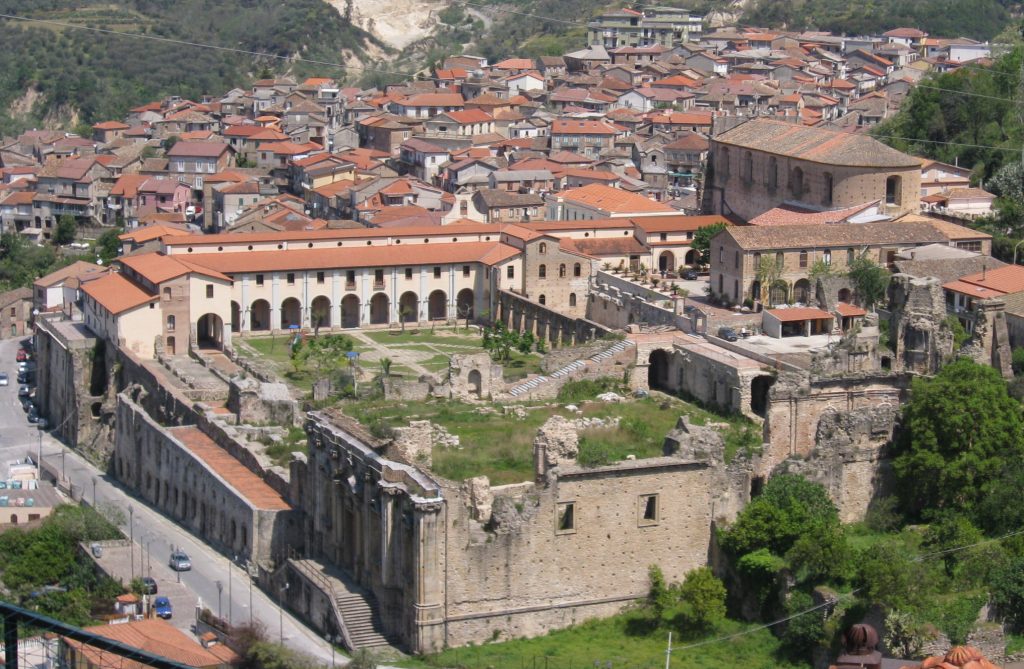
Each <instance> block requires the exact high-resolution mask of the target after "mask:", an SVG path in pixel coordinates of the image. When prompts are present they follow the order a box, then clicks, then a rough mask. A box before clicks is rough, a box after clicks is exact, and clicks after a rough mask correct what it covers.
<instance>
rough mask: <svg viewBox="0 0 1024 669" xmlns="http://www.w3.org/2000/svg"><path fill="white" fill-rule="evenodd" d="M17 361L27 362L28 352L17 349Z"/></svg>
mask: <svg viewBox="0 0 1024 669" xmlns="http://www.w3.org/2000/svg"><path fill="white" fill-rule="evenodd" d="M17 360H18V362H25V361H26V360H28V352H27V351H25V349H23V348H19V349H18V356H17Z"/></svg>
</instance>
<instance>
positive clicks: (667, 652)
mask: <svg viewBox="0 0 1024 669" xmlns="http://www.w3.org/2000/svg"><path fill="white" fill-rule="evenodd" d="M671 660H672V632H669V633H668V647H667V648H666V649H665V669H669V662H670V661H671Z"/></svg>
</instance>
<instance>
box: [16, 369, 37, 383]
mask: <svg viewBox="0 0 1024 669" xmlns="http://www.w3.org/2000/svg"><path fill="white" fill-rule="evenodd" d="M35 378H36V374H35V372H34V371H28V372H18V383H28V384H32V383H35V381H34V379H35Z"/></svg>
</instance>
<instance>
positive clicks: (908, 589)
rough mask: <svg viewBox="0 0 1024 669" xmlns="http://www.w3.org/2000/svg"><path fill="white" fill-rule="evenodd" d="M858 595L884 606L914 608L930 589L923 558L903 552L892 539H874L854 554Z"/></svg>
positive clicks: (928, 594) (932, 589)
mask: <svg viewBox="0 0 1024 669" xmlns="http://www.w3.org/2000/svg"><path fill="white" fill-rule="evenodd" d="M855 582H856V584H857V586H858V587H859V588H861V591H862V596H863V597H864V598H865V599H866V600H867V601H868V602H869V603H871V604H879V605H881V606H884V607H886V608H887V609H901V610H915V609H918V608H919V607H920V606H921V604H922V603H924V602H925V601H926V600H927V599H928V598H929V596H930V595H931V594H932V592H933V591H934V587H933V583H934V579H933V578H932V574H931V573H929V571H928V569H927V568H926V566H925V564H924V563H923V562H919V561H916V560H915V559H914V558H913V557H912V556H910V555H908V554H907V550H906V547H905V546H904V545H902V544H901V543H899V542H896V541H885V542H880V543H877V544H875V545H873V546H871V547H869V548H867V549H866V550H864V551H861V552H860V553H859V554H858V555H857V577H856V579H855Z"/></svg>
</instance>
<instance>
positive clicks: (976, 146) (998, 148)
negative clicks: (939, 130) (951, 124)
mask: <svg viewBox="0 0 1024 669" xmlns="http://www.w3.org/2000/svg"><path fill="white" fill-rule="evenodd" d="M870 136H871V137H874V138H875V139H898V140H902V141H904V142H921V143H924V144H940V145H943V146H965V147H968V148H971V149H992V150H994V151H1013V152H1014V153H1017V152H1019V151H1020V149H1016V148H1013V147H1010V146H995V145H993V144H966V143H964V142H943V141H939V140H937V139H919V138H917V137H900V136H898V135H876V134H873V133H872V134H871V135H870Z"/></svg>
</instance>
